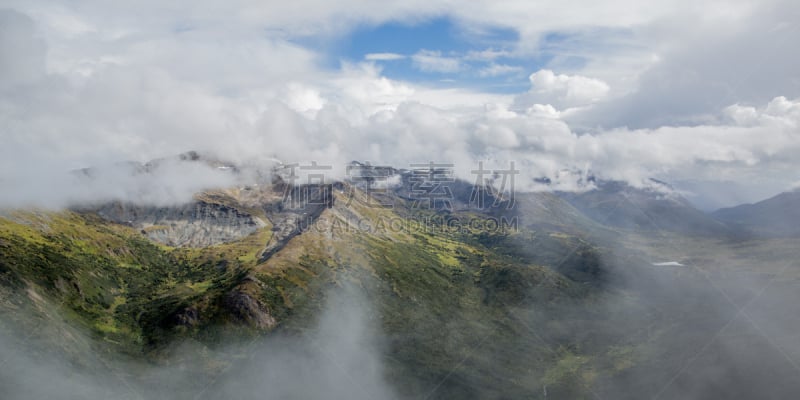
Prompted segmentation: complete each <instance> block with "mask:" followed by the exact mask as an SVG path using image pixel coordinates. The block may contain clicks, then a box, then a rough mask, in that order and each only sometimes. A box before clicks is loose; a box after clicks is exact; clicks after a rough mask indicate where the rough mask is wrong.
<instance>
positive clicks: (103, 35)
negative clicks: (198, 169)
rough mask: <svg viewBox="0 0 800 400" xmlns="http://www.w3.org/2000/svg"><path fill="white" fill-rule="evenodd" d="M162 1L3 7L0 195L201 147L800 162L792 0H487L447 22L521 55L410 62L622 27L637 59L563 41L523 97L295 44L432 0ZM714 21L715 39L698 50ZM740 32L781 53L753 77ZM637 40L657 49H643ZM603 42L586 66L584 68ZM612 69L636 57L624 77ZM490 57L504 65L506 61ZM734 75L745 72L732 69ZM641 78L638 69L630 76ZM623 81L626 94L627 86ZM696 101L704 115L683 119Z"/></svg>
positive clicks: (527, 46) (308, 154)
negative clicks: (395, 71)
mask: <svg viewBox="0 0 800 400" xmlns="http://www.w3.org/2000/svg"><path fill="white" fill-rule="evenodd" d="M153 4H154V3H152V4H148V3H147V2H145V3H135V4H134V3H124V2H122V3H118V4H115V5H114V7H110V6H109V5H107V4H105V3H102V2H99V3H93V4H88V3H87V4H86V5H85V7H82V8H81V10H80V12H78V10H77V9H75V8H71V7H70V6H69V5H63V4H59V5H53V4H51V3H49V2H46V1H43V2H15V1H10V2H9V5H11V6H15V7H17V8H19V9H21V10H27V12H26V13H25V14H27V15H25V14H22V13H19V12H14V11H3V12H0V18H2V21H3V23H2V24H0V137H1V138H2V143H3V146H2V147H0V193H2V195H0V203H9V202H11V203H14V204H22V203H24V200H25V199H31V198H35V197H31V196H37V195H40V194H41V193H51V192H54V191H56V189H53V190H50V191H48V190H44V189H46V188H48V187H53V188H57V189H58V190H61V186H59V185H55V184H52V183H53V182H57V178H54V177H59V176H62V175H61V174H63V171H66V170H70V169H74V168H79V167H85V166H89V165H105V164H109V163H112V162H114V161H120V160H135V161H147V160H149V159H152V158H155V157H159V156H165V155H170V154H176V153H180V152H183V151H185V150H188V149H197V150H207V151H214V152H215V153H217V154H219V155H220V156H222V157H225V158H230V159H232V160H234V161H246V160H250V159H254V158H258V157H278V158H281V159H285V160H311V159H314V160H317V161H319V162H321V163H322V162H325V163H333V164H342V163H346V162H349V161H350V160H353V159H362V160H370V161H372V162H375V163H378V162H384V163H391V164H395V165H397V166H403V165H406V164H408V163H409V162H410V161H420V160H423V161H424V160H430V159H433V160H443V161H447V162H456V163H457V164H458V165H460V166H463V171H466V172H465V174H467V175H468V171H469V169H470V168H472V167H474V165H472V163H474V162H475V160H478V159H493V160H496V161H497V162H498V163H499V162H500V161H501V160H511V159H513V160H517V161H518V162H519V164H520V165H524V166H525V168H526V174H527V176H528V177H533V176H537V175H554V174H555V173H557V172H558V171H560V170H562V169H563V168H572V167H576V168H579V169H580V168H584V166H586V165H590V166H591V168H592V169H594V170H596V171H598V172H600V173H603V174H606V175H607V176H609V177H616V178H623V179H631V180H636V179H640V178H642V177H647V176H653V175H658V176H667V177H670V176H673V177H677V178H681V177H684V178H685V177H697V178H698V179H700V178H703V179H711V180H730V181H734V182H737V183H743V184H746V183H747V181H748V180H752V179H754V178H756V179H767V178H766V177H769V179H775V180H776V181H780V182H779V183H782V184H781V185H778V186H782V187H785V186H787V185H789V184H790V183H791V182H795V181H796V180H797V173H796V171H797V170H800V165H798V162H799V161H798V160H797V159H796V157H795V156H794V154H796V153H792V151H797V150H798V149H797V146H798V142H800V139H798V137H797V126H798V124H800V117H799V116H798V101H797V100H793V99H796V98H797V97H799V96H800V93H798V91H797V90H795V89H796V88H798V87H800V84H798V81H797V78H796V68H793V66H795V65H796V61H797V60H799V59H798V58H797V57H796V56H795V55H794V54H793V53H791V52H788V53H787V52H786V51H785V46H783V45H782V43H785V42H792V40H793V38H794V37H795V36H796V33H795V32H794V31H792V30H790V29H789V30H787V29H784V28H782V27H783V26H785V24H783V25H782V21H783V22H786V19H787V18H789V17H790V16H791V15H793V14H792V13H791V12H792V10H794V9H795V8H796V7H797V6H796V5H793V4H794V3H781V2H776V3H774V7H773V8H771V9H764V10H762V9H761V8H758V7H755V8H753V9H752V10H751V9H750V8H748V7H747V3H743V4H744V5H741V4H739V3H737V4H735V7H734V12H732V13H729V14H726V15H722V16H716V14H713V15H714V16H711V15H712V14H708V15H709V17H707V18H705V19H703V20H702V21H700V22H699V23H697V24H691V26H689V27H686V24H684V23H682V22H681V21H683V20H684V18H685V17H686V18H688V17H689V14H691V13H695V12H696V13H698V15H702V12H704V11H707V10H708V9H714V7H716V5H714V4H713V3H702V4H700V3H696V2H685V3H684V4H672V3H669V4H667V3H664V4H658V5H650V6H647V7H645V6H640V5H635V6H629V5H623V4H622V3H616V2H612V3H610V4H605V3H604V4H603V5H594V6H590V7H586V8H584V7H574V6H573V7H570V6H569V4H567V5H566V6H559V7H556V8H552V7H551V8H547V7H545V8H541V7H537V6H531V5H530V4H528V3H525V2H523V3H503V4H499V3H496V2H475V3H470V4H465V5H463V7H460V8H459V9H458V10H452V11H451V14H450V15H451V16H452V17H454V18H461V17H463V19H462V20H463V21H464V23H465V24H470V23H479V22H480V23H489V24H490V25H493V26H498V25H502V26H509V27H515V28H517V29H518V30H519V32H520V34H521V41H520V43H518V46H517V47H518V48H514V49H513V50H511V51H509V52H508V53H506V51H505V50H493V49H487V50H483V51H481V50H474V51H473V52H467V53H466V55H465V56H464V59H459V58H457V57H455V56H452V55H450V54H442V53H441V52H435V51H429V50H423V51H420V52H418V53H417V54H415V55H414V56H413V57H412V61H413V62H414V65H415V66H416V67H417V68H420V69H426V68H427V69H426V70H427V71H431V72H433V71H436V72H457V71H461V70H463V69H465V68H466V66H465V63H464V60H466V59H469V60H476V61H477V60H484V61H486V62H493V61H491V60H497V59H498V58H501V57H506V56H513V54H520V53H524V52H526V51H533V50H535V49H536V46H538V45H539V43H541V41H540V40H539V38H540V36H539V35H540V34H541V33H542V32H545V31H555V32H583V33H584V34H585V32H590V30H588V29H589V28H587V27H594V26H603V27H605V28H607V29H608V30H614V29H616V30H618V31H620V30H621V31H622V32H623V33H622V34H620V35H618V36H615V38H616V39H614V40H619V41H621V42H625V46H622V47H625V48H626V50H625V51H621V50H618V49H616V48H614V49H612V50H610V51H608V52H603V49H602V46H603V45H605V44H607V42H603V41H597V42H596V43H595V44H596V45H597V46H598V48H593V49H592V50H591V51H590V52H588V53H587V52H586V51H584V52H581V51H582V50H581V46H578V45H576V46H566V47H564V48H561V49H560V50H559V61H558V63H559V64H558V65H561V66H563V68H558V69H555V68H554V67H551V66H545V67H544V68H543V69H541V70H539V71H536V72H535V73H533V74H532V75H531V85H532V87H531V90H530V91H529V92H528V93H524V94H522V95H521V96H518V97H517V98H516V102H515V99H514V98H513V96H511V95H497V94H487V93H481V92H478V91H475V90H470V89H467V88H454V89H446V90H445V89H437V88H431V87H424V86H422V85H419V84H416V83H414V82H403V81H397V80H393V79H389V78H387V77H386V76H383V75H382V74H381V72H380V70H379V69H378V68H376V67H375V65H374V63H370V62H367V63H365V64H363V65H361V64H358V65H345V66H343V67H342V68H341V69H339V70H329V69H325V68H322V67H320V65H321V64H322V63H320V60H321V59H322V55H321V54H317V53H316V52H314V51H311V50H309V49H306V48H303V47H301V46H299V45H297V44H296V43H293V42H292V41H290V40H288V38H289V37H291V34H296V33H298V32H301V31H302V32H306V33H309V34H324V33H326V32H341V31H343V30H345V29H346V28H348V27H352V26H353V24H355V22H353V20H351V19H348V18H339V17H340V16H341V15H342V14H343V13H346V12H347V10H351V9H359V10H360V14H359V15H360V18H363V19H364V20H366V21H369V22H370V23H374V24H378V23H381V22H383V21H386V20H387V19H390V18H397V19H402V20H409V19H413V18H414V17H419V16H425V15H433V13H441V9H442V8H441V7H443V6H441V5H439V4H438V3H436V2H435V1H425V2H419V3H407V2H397V3H393V2H390V3H388V4H381V5H380V6H378V5H372V4H366V3H360V2H355V1H354V2H349V1H346V2H344V3H341V4H337V5H336V7H334V6H331V5H329V4H328V3H318V4H317V3H313V2H301V3H296V2H295V3H292V4H291V5H283V4H271V5H270V6H269V7H265V6H264V5H263V4H262V3H259V2H252V3H251V2H247V1H242V2H237V3H235V4H233V5H226V6H225V7H222V6H220V5H218V4H212V3H210V2H209V3H206V2H202V1H201V2H199V3H198V4H197V7H193V8H192V9H191V10H188V11H187V10H186V9H184V8H181V7H152V5H153ZM312 6H313V7H312ZM562 7H563V8H562ZM431 10H433V11H431ZM565 10H569V11H570V12H566V11H565ZM223 11H224V12H223ZM301 11H303V12H301ZM687 13H689V14H687ZM437 15H439V14H437ZM222 16H225V17H224V18H223V17H222ZM748 18H753V21H752V23H751V22H749V21H750V20H749V19H748ZM676 21H677V22H676ZM534 22H536V23H534ZM678 22H681V23H678ZM734 22H736V23H737V24H734ZM767 26H772V27H773V28H774V29H773V30H770V29H764V27H767ZM631 27H633V28H631ZM699 27H702V29H701V28H699ZM178 28H180V29H178ZM701 31H702V32H708V33H709V35H705V36H704V35H700V37H701V38H702V43H701V44H700V45H696V43H695V42H696V41H698V39H697V37H698V36H697V35H696V33H698V32H701ZM265 32H266V33H265ZM603 32H605V31H603ZM599 36H601V37H605V36H603V34H602V32H601V33H600V34H599ZM619 37H622V38H623V39H619ZM781 38H783V39H784V40H783V41H781V40H779V39H781ZM737 40H738V42H737ZM735 43H742V45H743V46H746V47H747V48H748V49H757V48H763V50H759V51H761V52H760V53H758V54H760V55H761V56H759V57H753V58H758V59H761V60H769V61H770V62H766V63H764V68H765V69H764V72H763V73H754V74H752V73H745V72H746V71H747V68H744V67H743V66H742V65H743V64H748V65H749V67H748V68H750V67H752V66H753V65H752V64H753V63H755V61H753V62H751V61H749V58H748V60H744V61H742V62H741V63H740V62H738V61H740V60H741V55H740V54H741V53H740V52H739V51H738V47H736V46H734V45H733V44H735ZM629 44H630V46H629ZM716 44H719V45H720V46H712V45H716ZM760 44H763V45H764V46H761V47H759V46H758V45H760ZM626 46H628V47H626ZM636 46H641V49H638V48H637V49H636V50H635V51H628V50H630V48H631V47H636ZM709 46H710V47H709ZM704 49H705V50H704ZM708 49H711V50H713V51H710V50H708ZM704 51H705V52H706V53H709V54H705V53H704ZM754 51H755V50H754ZM587 54H588V57H589V60H588V63H587V64H586V65H587V66H586V70H585V71H584V70H582V69H581V68H580V65H581V63H580V62H577V63H576V62H573V63H572V64H570V63H569V62H568V61H569V60H570V59H572V60H578V61H580V60H582V57H584V56H587ZM653 54H658V55H659V60H657V61H656V60H654V59H653V58H652V56H653ZM754 54H755V53H754ZM640 56H641V57H645V58H637V57H640ZM375 57H377V58H381V57H383V58H391V57H392V56H387V55H382V56H377V55H375V56H373V58H375ZM371 61H376V59H373V60H371ZM601 61H602V62H601ZM606 61H608V62H606ZM599 64H607V65H610V66H613V67H614V68H616V66H628V67H624V68H621V69H620V70H622V71H625V72H624V73H621V74H622V75H615V74H617V73H615V72H614V71H611V70H613V69H614V68H612V67H608V68H609V69H607V70H604V69H603V68H600V67H598V65H599ZM492 65H493V64H489V65H487V68H491V66H492ZM494 65H496V68H497V69H498V71H499V70H502V69H503V66H502V65H501V64H499V61H497V63H496V64H494ZM570 65H571V66H570ZM576 65H578V66H577V67H576ZM633 65H635V66H636V67H631V66H633ZM684 67H685V68H684ZM570 68H571V69H570ZM642 68H644V69H647V70H646V71H645V72H644V73H641V75H640V74H639V72H641V71H640V70H641V69H642ZM648 68H649V69H648ZM730 68H733V69H735V71H733V72H725V71H729V69H730ZM553 70H555V71H559V73H558V74H557V73H555V72H552V71H553ZM632 70H636V71H639V72H637V73H636V74H634V75H626V74H629V72H630V71H632ZM593 71H597V72H599V75H595V74H593V73H592V72H593ZM480 72H481V71H480V70H479V71H477V73H478V74H480ZM728 75H730V76H731V77H735V79H733V78H730V77H729V76H728ZM640 76H641V79H639V77H640ZM723 78H724V79H723ZM729 78H730V79H729ZM626 79H628V81H626ZM751 81H752V82H751ZM618 82H623V83H622V85H623V86H625V87H626V89H625V93H624V96H618V95H619V92H612V90H617V87H616V86H615V85H616V84H617V83H618ZM631 88H632V89H631ZM678 89H680V90H678ZM704 93H711V94H709V95H705V94H704ZM780 96H785V97H780ZM512 103H513V104H514V105H515V107H509V105H510V104H512ZM487 104H489V106H486V105H487ZM731 105H733V106H731ZM726 107H727V108H726ZM655 109H657V110H659V114H658V116H659V117H663V120H662V119H653V118H650V119H648V120H649V121H651V123H650V124H646V125H645V126H642V125H641V124H638V123H637V122H639V120H638V114H637V113H638V112H639V111H642V115H644V114H647V113H646V112H644V111H648V110H655ZM648 112H649V111H648ZM695 113H699V114H701V115H702V116H703V118H704V119H701V120H692V121H693V122H692V123H685V121H682V120H681V119H680V118H679V117H678V116H681V115H693V114H695ZM598 121H599V122H598ZM608 121H613V123H609V122H608ZM652 121H660V123H652ZM698 121H699V122H698ZM651 125H652V126H651ZM576 126H580V127H581V129H576ZM587 126H588V127H589V128H586V127H587ZM597 126H601V127H604V128H597ZM625 126H634V127H636V126H638V127H640V128H642V129H627V128H625ZM690 144H691V146H690ZM459 168H461V167H459ZM31 188H39V189H42V190H40V191H39V192H36V191H31V190H29V189H31ZM25 192H27V193H30V196H28V197H25V196H24V194H25ZM10 193H15V194H14V196H13V198H12V195H11V194H10ZM51 194H52V195H53V196H55V195H56V194H54V193H51ZM9 199H12V200H13V201H11V200H9Z"/></svg>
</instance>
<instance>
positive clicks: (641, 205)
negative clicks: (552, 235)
mask: <svg viewBox="0 0 800 400" xmlns="http://www.w3.org/2000/svg"><path fill="white" fill-rule="evenodd" d="M559 195H560V196H561V197H562V198H563V199H565V200H566V201H567V202H569V203H570V204H571V205H572V206H574V207H575V208H577V209H578V210H580V211H581V212H583V213H584V214H585V215H587V216H588V217H589V218H591V219H593V220H594V221H596V222H598V223H600V224H603V225H606V226H612V227H617V228H623V229H629V230H634V231H651V232H658V231H666V232H674V233H678V234H684V235H705V236H715V235H726V234H731V231H730V229H729V228H728V227H726V226H725V225H724V224H723V223H721V222H719V221H717V220H715V219H713V218H712V217H710V216H709V215H707V214H706V213H704V212H702V211H700V210H697V209H696V208H694V207H693V206H692V205H691V204H690V203H689V202H688V201H687V200H686V199H685V198H683V197H682V196H681V195H680V194H678V193H677V192H676V191H674V190H673V189H672V188H671V187H670V186H669V185H667V184H665V183H664V182H660V181H657V180H653V179H651V180H650V181H649V185H648V186H646V187H642V188H637V187H633V186H631V185H629V184H627V183H625V182H619V181H603V180H598V181H595V187H594V188H592V189H590V190H588V191H583V192H562V193H560V194H559Z"/></svg>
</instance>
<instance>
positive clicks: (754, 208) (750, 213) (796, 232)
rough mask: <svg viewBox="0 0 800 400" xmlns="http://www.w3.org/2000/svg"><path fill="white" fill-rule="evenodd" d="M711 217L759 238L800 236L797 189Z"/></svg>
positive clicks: (717, 212)
mask: <svg viewBox="0 0 800 400" xmlns="http://www.w3.org/2000/svg"><path fill="white" fill-rule="evenodd" d="M712 215H713V216H714V217H715V218H717V219H718V220H720V221H723V222H725V223H728V224H731V225H734V226H737V227H742V228H745V229H749V230H752V231H753V232H755V233H757V234H758V235H762V236H772V237H797V236H800V223H798V222H800V190H795V191H792V192H785V193H781V194H778V195H777V196H774V197H771V198H769V199H766V200H763V201H759V202H758V203H755V204H744V205H740V206H736V207H730V208H723V209H720V210H717V211H715V212H713V213H712Z"/></svg>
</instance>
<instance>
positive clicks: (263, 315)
mask: <svg viewBox="0 0 800 400" xmlns="http://www.w3.org/2000/svg"><path fill="white" fill-rule="evenodd" d="M223 303H224V307H225V308H226V309H227V310H228V311H229V312H230V315H231V316H233V318H235V319H236V320H237V321H238V322H241V323H245V324H248V325H251V326H253V327H255V328H258V329H264V330H269V329H272V328H273V327H275V325H276V324H277V321H276V320H275V317H273V316H272V314H271V313H270V311H269V309H268V308H267V306H266V305H265V304H264V303H262V302H261V301H259V300H258V299H256V298H254V297H253V296H250V295H249V294H247V293H244V292H240V291H233V292H231V293H229V294H228V295H227V296H225V299H224V301H223Z"/></svg>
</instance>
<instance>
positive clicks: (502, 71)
mask: <svg viewBox="0 0 800 400" xmlns="http://www.w3.org/2000/svg"><path fill="white" fill-rule="evenodd" d="M520 71H522V67H518V66H514V65H506V64H495V63H490V64H489V65H488V66H486V67H484V68H481V70H480V71H478V75H480V76H484V77H485V76H499V75H508V74H513V73H517V72H520Z"/></svg>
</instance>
